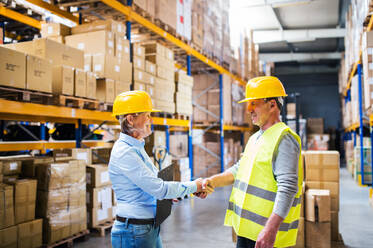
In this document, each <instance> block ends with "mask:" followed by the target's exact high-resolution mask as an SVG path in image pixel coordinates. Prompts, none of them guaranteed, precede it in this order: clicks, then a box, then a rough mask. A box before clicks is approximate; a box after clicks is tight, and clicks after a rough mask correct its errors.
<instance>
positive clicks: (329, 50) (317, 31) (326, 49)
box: [231, 0, 350, 62]
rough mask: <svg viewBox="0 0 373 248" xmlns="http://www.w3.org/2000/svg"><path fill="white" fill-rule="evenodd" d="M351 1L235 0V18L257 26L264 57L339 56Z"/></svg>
mask: <svg viewBox="0 0 373 248" xmlns="http://www.w3.org/2000/svg"><path fill="white" fill-rule="evenodd" d="M349 4H350V1H349V0H250V1H244V0H233V1H231V13H232V14H231V21H232V25H236V23H240V24H239V25H240V26H241V29H242V27H244V28H249V29H251V30H253V36H254V42H256V43H258V44H259V52H260V58H261V60H264V61H273V62H287V61H294V60H295V61H298V62H303V61H307V62H309V61H315V62H320V58H321V59H323V58H325V59H327V60H328V61H329V60H330V59H335V60H339V58H340V56H341V52H342V51H343V50H344V38H343V37H344V35H345V15H346V12H347V8H348V5H349ZM242 16H245V18H242ZM232 25H231V26H232ZM235 29H236V30H237V27H232V31H233V32H234V30H235ZM233 35H234V34H233ZM295 53H296V54H297V56H293V55H292V54H295ZM285 54H286V55H285ZM323 55H325V56H323ZM294 58H296V59H294Z"/></svg>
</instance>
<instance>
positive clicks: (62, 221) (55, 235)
mask: <svg viewBox="0 0 373 248" xmlns="http://www.w3.org/2000/svg"><path fill="white" fill-rule="evenodd" d="M70 217H71V212H70V211H61V212H60V213H59V214H58V215H55V216H52V217H50V218H46V219H44V223H43V243H46V244H52V243H54V242H56V241H60V240H62V239H64V238H66V237H69V236H71V225H70Z"/></svg>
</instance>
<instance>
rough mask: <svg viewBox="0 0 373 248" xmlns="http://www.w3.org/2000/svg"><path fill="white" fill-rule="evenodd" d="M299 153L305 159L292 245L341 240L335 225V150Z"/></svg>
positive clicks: (317, 244)
mask: <svg viewBox="0 0 373 248" xmlns="http://www.w3.org/2000/svg"><path fill="white" fill-rule="evenodd" d="M302 154H303V156H304V163H305V164H304V165H305V166H304V168H305V180H304V181H305V189H304V190H303V192H304V194H303V195H302V198H303V200H302V202H303V203H304V207H303V208H302V209H303V210H302V213H301V218H300V221H299V230H298V238H297V245H296V246H295V247H299V248H300V247H318V248H319V247H332V244H335V243H336V242H340V241H341V239H340V234H339V228H338V213H339V159H340V158H339V153H338V152H337V151H306V152H303V153H302ZM303 216H304V217H303Z"/></svg>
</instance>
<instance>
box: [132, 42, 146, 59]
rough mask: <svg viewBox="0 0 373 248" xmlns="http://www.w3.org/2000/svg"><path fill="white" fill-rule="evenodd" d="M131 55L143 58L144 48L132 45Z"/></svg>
mask: <svg viewBox="0 0 373 248" xmlns="http://www.w3.org/2000/svg"><path fill="white" fill-rule="evenodd" d="M133 55H134V56H137V57H140V58H145V47H143V46H142V45H141V44H138V43H135V44H133Z"/></svg>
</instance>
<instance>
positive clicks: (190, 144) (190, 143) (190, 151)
mask: <svg viewBox="0 0 373 248" xmlns="http://www.w3.org/2000/svg"><path fill="white" fill-rule="evenodd" d="M187 74H188V76H191V75H192V69H191V57H190V55H187ZM188 156H189V168H190V174H191V179H192V180H193V179H194V170H193V115H191V116H190V120H189V131H188Z"/></svg>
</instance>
